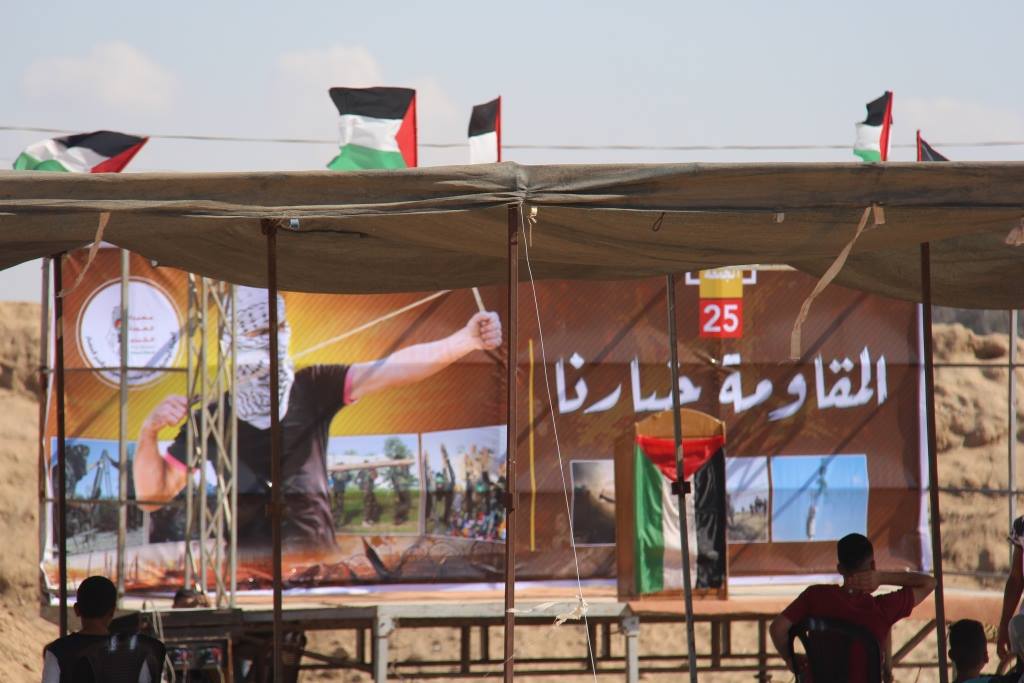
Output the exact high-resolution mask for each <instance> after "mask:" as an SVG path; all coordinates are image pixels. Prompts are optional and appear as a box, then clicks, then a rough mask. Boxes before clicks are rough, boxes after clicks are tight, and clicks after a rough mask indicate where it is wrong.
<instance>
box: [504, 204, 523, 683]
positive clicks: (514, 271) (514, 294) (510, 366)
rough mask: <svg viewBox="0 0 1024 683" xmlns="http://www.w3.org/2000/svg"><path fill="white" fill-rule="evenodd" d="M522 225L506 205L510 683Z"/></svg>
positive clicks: (515, 207)
mask: <svg viewBox="0 0 1024 683" xmlns="http://www.w3.org/2000/svg"><path fill="white" fill-rule="evenodd" d="M521 222H522V207H521V206H520V205H519V204H509V206H508V303H507V308H506V311H505V315H506V317H507V318H508V326H507V327H508V330H507V336H506V337H505V344H506V346H505V348H506V349H507V350H508V355H507V366H506V371H507V373H508V376H507V382H508V384H507V386H506V390H507V396H506V406H505V409H506V424H507V426H508V429H507V430H506V435H505V436H506V440H505V454H506V455H505V667H504V669H505V683H512V681H513V675H514V670H515V645H516V634H515V628H516V615H515V612H513V609H514V608H515V606H516V503H517V500H516V496H517V491H516V441H517V437H518V433H517V430H518V426H517V424H516V422H517V421H516V408H517V407H518V406H517V401H518V398H519V395H518V394H519V392H518V391H516V365H517V360H518V359H517V356H516V334H517V332H518V330H517V329H516V323H517V317H518V316H517V313H518V306H519V225H520V223H521Z"/></svg>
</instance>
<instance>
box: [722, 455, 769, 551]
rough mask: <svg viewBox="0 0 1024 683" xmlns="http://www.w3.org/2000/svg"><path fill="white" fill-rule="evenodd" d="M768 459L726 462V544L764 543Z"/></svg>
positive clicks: (766, 519) (767, 495)
mask: <svg viewBox="0 0 1024 683" xmlns="http://www.w3.org/2000/svg"><path fill="white" fill-rule="evenodd" d="M769 486H770V483H769V480H768V458H767V457H765V456H756V457H750V458H726V459H725V500H726V504H725V506H726V507H725V509H726V516H727V534H726V538H727V539H728V542H729V543H767V542H768V526H769V515H768V513H769V509H768V501H769V499H770V496H769Z"/></svg>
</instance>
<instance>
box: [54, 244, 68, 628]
mask: <svg viewBox="0 0 1024 683" xmlns="http://www.w3.org/2000/svg"><path fill="white" fill-rule="evenodd" d="M63 269H64V254H63V252H62V253H59V254H57V255H56V256H54V257H53V355H54V367H55V370H56V372H55V377H54V381H55V383H56V387H55V391H56V392H57V575H58V577H59V581H60V585H59V587H58V590H59V596H60V635H61V637H64V636H66V635H67V634H68V517H67V502H68V501H67V484H66V482H65V479H66V476H67V460H66V448H65V444H64V440H65V431H66V430H65V424H64V299H63V298H62V297H63V295H64V282H63V280H64V278H63V275H64V273H63V272H62V271H63Z"/></svg>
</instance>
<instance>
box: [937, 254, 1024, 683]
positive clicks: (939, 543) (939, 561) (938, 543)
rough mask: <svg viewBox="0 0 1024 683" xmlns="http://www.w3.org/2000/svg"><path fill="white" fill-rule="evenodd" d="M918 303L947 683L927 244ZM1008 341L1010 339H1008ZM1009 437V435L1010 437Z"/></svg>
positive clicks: (944, 668) (942, 666)
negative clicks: (920, 310) (921, 322)
mask: <svg viewBox="0 0 1024 683" xmlns="http://www.w3.org/2000/svg"><path fill="white" fill-rule="evenodd" d="M921 301H922V309H923V310H922V313H923V328H924V329H923V330H922V334H923V335H924V395H925V420H926V423H927V431H928V501H929V508H930V512H931V515H930V517H931V519H930V521H931V532H932V570H933V572H934V573H935V625H936V628H935V635H936V636H938V648H939V683H949V666H948V664H947V661H946V604H945V597H944V590H943V585H942V530H941V529H940V528H939V522H940V515H939V458H938V451H937V450H936V446H935V442H936V438H935V357H934V349H933V348H932V257H931V245H930V244H929V243H928V242H923V243H922V244H921ZM1011 340H1012V337H1011ZM1010 436H1011V438H1012V437H1013V435H1012V434H1011V435H1010Z"/></svg>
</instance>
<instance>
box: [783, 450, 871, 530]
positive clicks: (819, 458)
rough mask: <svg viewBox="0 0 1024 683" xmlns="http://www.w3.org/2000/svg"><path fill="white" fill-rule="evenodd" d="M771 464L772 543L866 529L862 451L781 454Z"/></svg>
mask: <svg viewBox="0 0 1024 683" xmlns="http://www.w3.org/2000/svg"><path fill="white" fill-rule="evenodd" d="M771 468H772V472H771V476H772V541H773V542H776V543H778V542H782V541H803V542H807V541H835V540H838V539H840V538H842V537H843V536H845V535H846V534H850V533H860V534H865V535H866V534H867V528H868V461H867V456H866V455H864V454H856V455H853V454H851V455H782V456H776V457H773V458H772V460H771Z"/></svg>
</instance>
